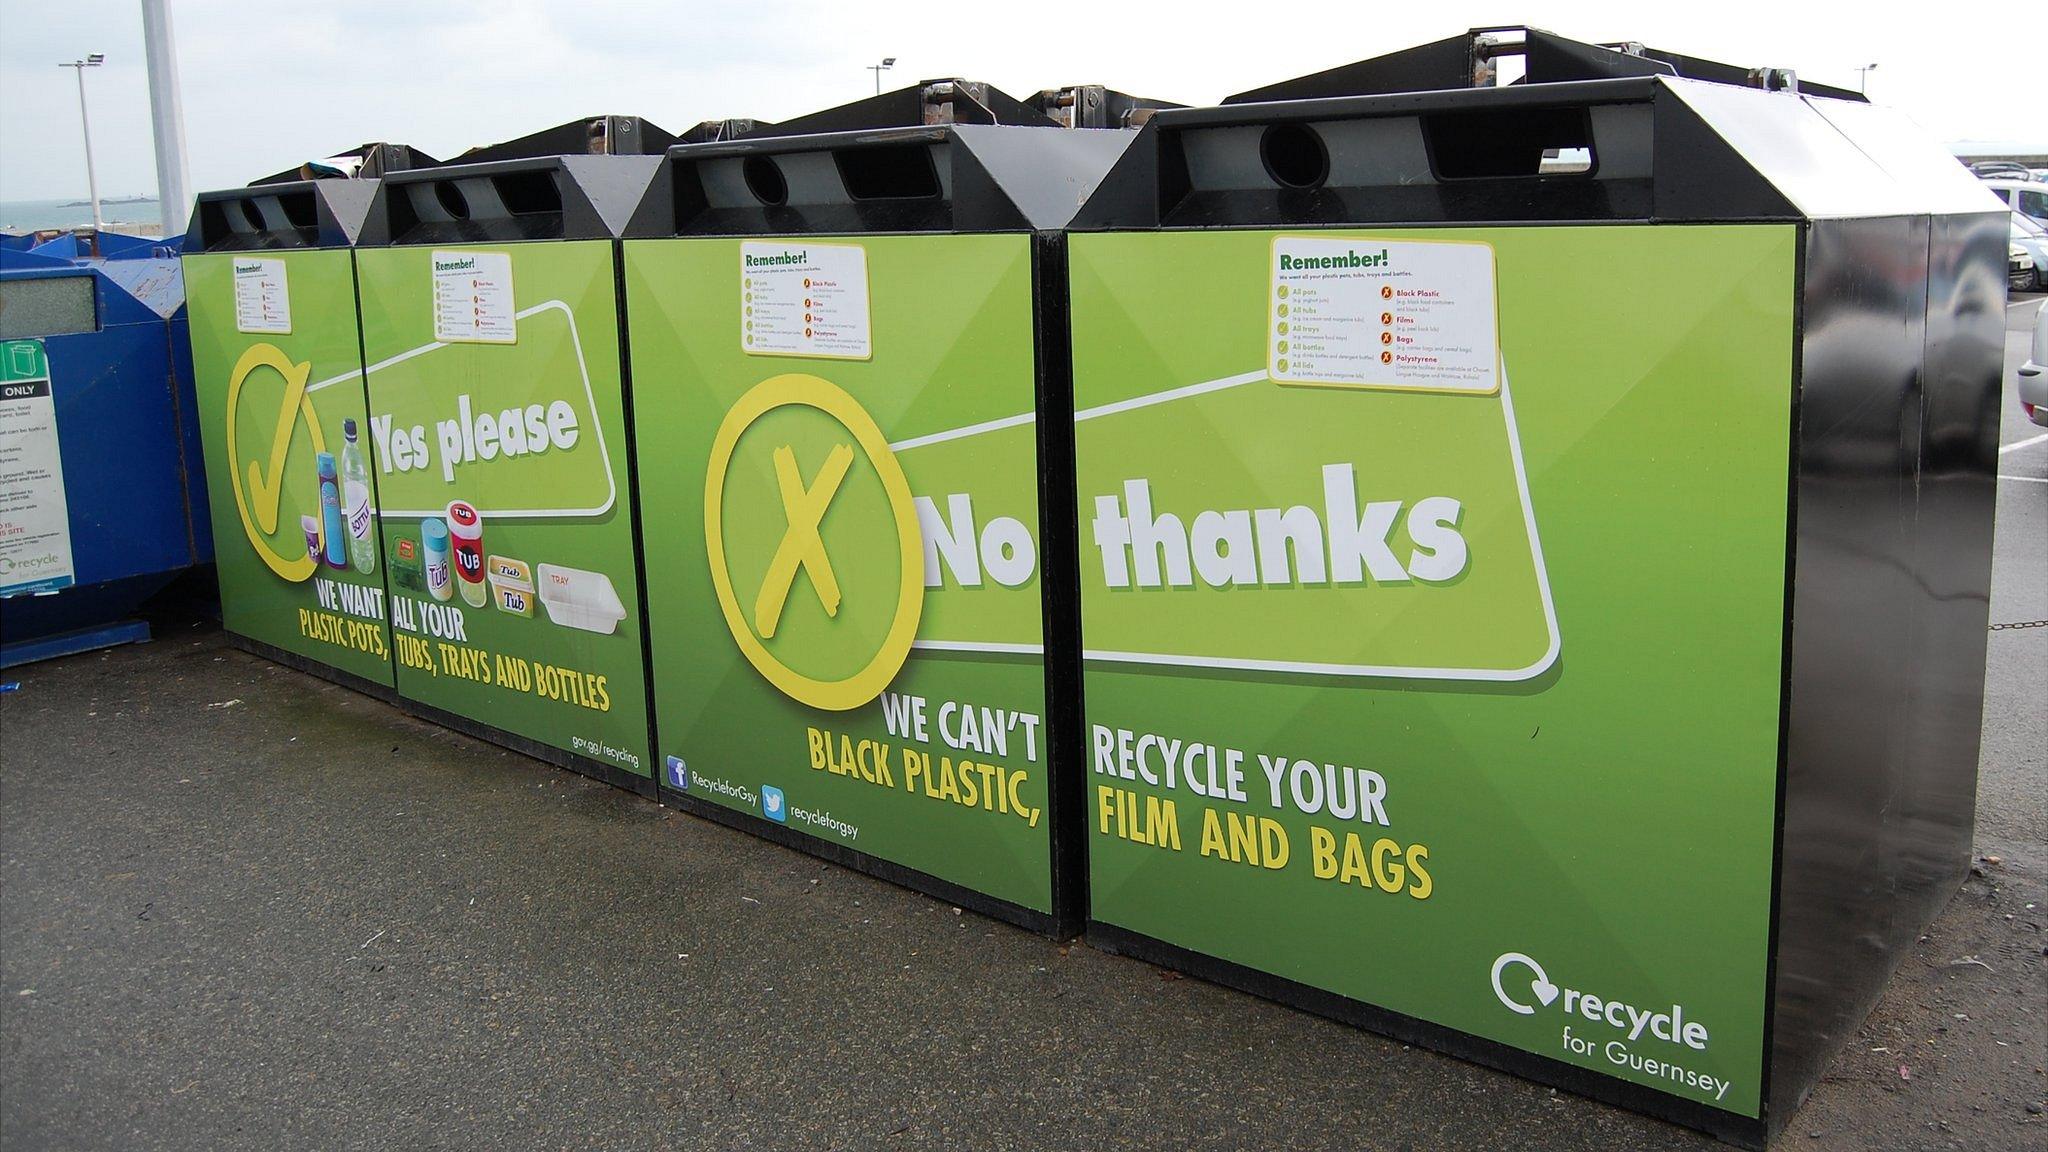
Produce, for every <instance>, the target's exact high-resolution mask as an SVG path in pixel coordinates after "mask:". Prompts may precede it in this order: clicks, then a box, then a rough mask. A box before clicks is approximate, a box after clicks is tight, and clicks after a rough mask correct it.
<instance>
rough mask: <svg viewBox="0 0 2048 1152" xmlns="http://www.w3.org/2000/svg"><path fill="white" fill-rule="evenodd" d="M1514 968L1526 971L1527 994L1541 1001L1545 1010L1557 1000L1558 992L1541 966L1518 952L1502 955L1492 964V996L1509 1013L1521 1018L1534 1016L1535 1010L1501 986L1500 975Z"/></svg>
mask: <svg viewBox="0 0 2048 1152" xmlns="http://www.w3.org/2000/svg"><path fill="white" fill-rule="evenodd" d="M1515 966H1520V967H1522V968H1526V969H1528V971H1529V976H1530V979H1529V994H1530V995H1532V996H1534V997H1535V998H1536V999H1537V1000H1539V1001H1541V1002H1542V1004H1543V1006H1544V1007H1545V1008H1548V1007H1550V1005H1551V1003H1552V1002H1554V1001H1555V1000H1556V999H1557V994H1558V991H1559V990H1558V987H1557V985H1555V984H1552V983H1551V982H1550V974H1549V973H1547V972H1545V971H1544V970H1543V965H1541V964H1538V963H1537V962H1536V961H1535V960H1533V959H1531V958H1530V957H1528V956H1525V955H1523V954H1522V953H1520V952H1505V953H1502V954H1501V956H1500V958H1499V959H1496V960H1495V961H1494V962H1493V994H1494V995H1495V996H1496V997H1498V998H1499V999H1500V1002H1501V1003H1502V1004H1505V1005H1506V1006H1507V1008H1508V1011H1510V1012H1515V1013H1518V1014H1520V1015H1523V1016H1534V1015H1535V1014H1536V1009H1535V1007H1534V1006H1533V1005H1530V1004H1527V1003H1524V1002H1523V1001H1521V1000H1519V999H1516V998H1515V996H1514V995H1511V994H1510V993H1509V992H1508V990H1507V989H1506V988H1504V987H1502V985H1501V982H1500V978H1501V976H1502V974H1504V973H1505V972H1506V971H1507V970H1508V969H1509V968H1510V967H1515Z"/></svg>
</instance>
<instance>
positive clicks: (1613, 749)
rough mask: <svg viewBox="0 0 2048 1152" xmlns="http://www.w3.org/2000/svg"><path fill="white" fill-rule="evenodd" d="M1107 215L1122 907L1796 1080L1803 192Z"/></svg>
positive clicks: (1101, 603) (1091, 296)
mask: <svg viewBox="0 0 2048 1152" xmlns="http://www.w3.org/2000/svg"><path fill="white" fill-rule="evenodd" d="M1070 244H1071V252H1072V272H1071V280H1072V292H1073V317H1074V320H1073V342H1074V375H1075V388H1074V391H1075V408H1076V413H1077V417H1076V418H1077V424H1076V429H1075V432H1076V458H1077V473H1078V475H1077V481H1078V489H1077V493H1076V495H1077V500H1078V508H1079V515H1080V544H1079V551H1080V566H1081V599H1082V633H1083V635H1082V642H1083V648H1084V651H1085V654H1086V662H1085V672H1084V678H1083V679H1084V689H1085V709H1086V721H1087V729H1088V743H1089V749H1090V767H1089V784H1088V833H1089V837H1090V840H1089V848H1088V859H1089V874H1090V901H1091V911H1090V916H1091V919H1092V920H1093V921H1095V922H1097V923H1101V924H1105V925H1110V926H1114V927H1116V928H1118V929H1122V930H1125V931H1128V932H1131V933H1136V934H1138V935H1140V936H1143V937H1149V938H1152V939H1155V940H1159V941H1164V942H1166V943H1168V944H1171V945H1176V946H1178V947H1181V948H1185V949H1189V950H1191V951H1193V952H1197V953H1202V954H1206V955H1208V956H1213V957H1217V958H1220V959H1222V960H1226V961H1229V962H1232V963H1235V964H1238V965H1243V966H1245V967H1247V968H1250V969H1254V970H1257V971H1259V972H1264V973H1269V974H1272V975H1274V976H1277V977H1281V978H1283V979H1286V980H1290V981H1295V982H1298V983H1299V984H1303V985H1308V986H1310V987H1313V988H1316V989H1322V990H1326V991H1329V992H1333V993H1337V994H1340V995H1342V996H1345V997H1350V998H1352V999H1355V1000H1358V1001H1363V1002H1365V1003H1368V1004H1371V1005H1375V1006H1378V1007H1380V1008H1384V1009H1388V1010H1391V1011H1393V1012H1397V1013H1401V1014H1403V1015H1406V1016H1409V1017H1413V1018H1416V1019H1419V1020H1423V1021H1428V1022H1431V1023H1435V1024H1440V1025H1444V1026H1447V1027H1450V1028H1453V1029H1457V1030H1459V1031H1461V1032H1465V1033H1470V1034H1473V1035H1477V1036H1481V1037H1486V1038H1488V1039H1491V1040H1495V1041H1498V1042H1501V1043H1503V1044H1507V1045H1510V1046H1513V1047H1516V1048H1520V1049H1524V1050H1526V1051H1528V1052H1531V1053H1535V1054H1538V1055H1541V1056H1545V1057H1549V1058H1552V1059H1555V1060H1559V1061H1563V1062H1566V1063H1569V1064H1574V1065H1578V1066H1581V1067H1584V1068H1587V1069H1590V1070H1593V1071H1595V1072H1598V1073H1602V1074H1605V1075H1609V1076H1617V1077H1621V1078H1624V1079H1627V1080H1631V1081H1635V1082H1637V1083H1640V1084H1644V1085H1648V1086H1649V1087H1651V1088H1654V1089H1658V1090H1661V1091H1664V1092H1668V1093H1671V1094H1673V1095H1676V1096H1680V1097H1683V1098H1685V1099H1687V1100H1691V1101H1695V1102H1698V1103H1701V1104H1705V1105H1708V1106H1711V1107H1715V1108H1720V1109H1724V1110H1726V1111H1729V1112H1733V1113H1736V1114H1739V1115H1741V1116H1745V1117H1755V1116H1757V1115H1758V1110H1759V1100H1760V1098H1761V1097H1760V1078H1761V1076H1762V1074H1763V1068H1762V1066H1761V1065H1762V1056H1763V1052H1764V1049H1765V1044H1764V1016H1765V1004H1766V998H1767V995H1768V991H1769V989H1768V985H1767V969H1768V956H1769V952H1768V949H1769V943H1770V939H1769V938H1770V915H1771V906H1772V875H1773V873H1772V869H1773V852H1774V844H1775V837H1776V828H1775V816H1774V813H1775V812H1776V810H1777V796H1776V790H1777V781H1778V762H1779V717H1780V705H1781V699H1780V689H1781V678H1782V676H1783V674H1784V643H1785V638H1784V631H1783V624H1784V620H1785V611H1786V604H1785V593H1786V578H1787V572H1786V546H1787V541H1786V507H1787V499H1788V492H1787V483H1788V481H1787V459H1788V451H1789V444H1790V435H1791V430H1790V426H1789V419H1790V413H1791V404H1792V401H1791V396H1792V392H1791V384H1792V380H1793V378H1794V377H1793V369H1794V366H1793V363H1792V356H1793V349H1794V343H1795V342H1794V306H1795V272H1796V262H1797V244H1798V234H1797V230H1796V229H1795V228H1794V227H1793V226H1790V225H1782V226H1781V225H1751V226H1683V227H1656V226H1616V227H1519V228H1494V227H1479V228H1456V229H1429V230H1401V229H1381V230H1369V231H1352V230H1345V231H1335V230H1330V231H1325V230H1317V229H1292V230H1285V231H1254V230H1247V231H1230V232H1195V233H1191V232H1167V233H1139V234H1132V233H1124V234H1115V233H1112V234H1083V235H1076V236H1074V237H1072V238H1071V241H1070ZM1304 254H1306V255H1304ZM1282 255H1287V256H1288V258H1289V259H1288V263H1287V264H1283V262H1282V261H1281V259H1280V257H1281V256H1282ZM1282 288H1286V289H1287V291H1286V292H1285V293H1283V292H1282ZM1382 292H1384V293H1385V295H1384V297H1381V293H1382ZM1361 293H1369V294H1370V295H1368V296H1362V295H1361ZM1376 298H1383V299H1384V300H1385V304H1384V310H1382V307H1381V306H1380V305H1378V304H1375V303H1372V300H1374V299H1376ZM1282 304H1286V305H1287V306H1288V307H1287V310H1286V311H1285V312H1284V313H1283V312H1282V311H1281V305H1282ZM1283 324H1284V325H1285V330H1284V331H1283V330H1282V325H1283ZM1383 357H1384V359H1382V358H1383ZM1401 358H1405V359H1401ZM1283 361H1284V362H1285V363H1284V364H1283ZM1489 369H1490V370H1491V371H1489ZM1278 379H1285V380H1286V382H1285V383H1278V382H1276V380H1278ZM1134 504H1136V505H1137V506H1136V507H1135V508H1134V507H1133V505H1134ZM1347 521H1348V523H1347ZM1147 550H1149V555H1145V556H1142V557H1141V555H1140V554H1141V552H1146V551H1147Z"/></svg>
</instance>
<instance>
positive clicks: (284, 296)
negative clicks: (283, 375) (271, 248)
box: [235, 256, 292, 336]
mask: <svg viewBox="0 0 2048 1152" xmlns="http://www.w3.org/2000/svg"><path fill="white" fill-rule="evenodd" d="M235 331H237V332H267V333H271V334H274V335H278V336H289V335H291V331H292V293H291V286H290V285H289V284H287V283H286V282H285V278H284V261H282V260H251V259H247V258H244V257H241V256H237V257H235Z"/></svg>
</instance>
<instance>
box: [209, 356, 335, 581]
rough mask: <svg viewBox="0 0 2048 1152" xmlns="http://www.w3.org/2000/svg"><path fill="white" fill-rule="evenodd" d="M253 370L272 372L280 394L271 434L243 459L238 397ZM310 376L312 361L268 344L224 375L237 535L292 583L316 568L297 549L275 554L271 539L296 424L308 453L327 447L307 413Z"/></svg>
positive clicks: (302, 549)
mask: <svg viewBox="0 0 2048 1152" xmlns="http://www.w3.org/2000/svg"><path fill="white" fill-rule="evenodd" d="M258 370H268V371H270V372H274V373H276V374H277V375H278V376H279V377H281V378H282V379H283V380H284V390H283V392H282V393H281V394H280V396H279V400H278V407H277V417H276V420H275V421H274V423H273V424H272V428H273V429H274V430H273V431H272V433H271V435H270V437H269V439H268V440H267V441H266V442H262V443H259V444H257V445H255V448H256V455H255V456H253V457H251V458H250V459H248V460H244V459H243V458H242V450H241V443H240V434H239V432H238V426H239V424H240V423H241V421H240V415H241V405H242V398H243V397H244V395H246V394H247V391H246V385H247V384H248V382H249V378H250V377H251V376H254V375H256V374H257V372H258ZM312 371H313V362H312V361H310V360H308V361H306V362H304V363H300V364H294V363H292V359H291V357H289V356H287V355H285V354H284V352H283V350H282V349H280V348H278V347H277V346H276V345H274V344H253V345H250V347H249V348H248V350H246V351H244V352H243V353H242V358H241V359H240V360H237V361H236V362H235V368H234V371H233V372H232V373H230V374H229V376H228V398H227V440H228V462H229V463H228V470H229V472H230V473H231V475H230V477H229V483H228V487H229V488H230V489H232V490H233V492H234V494H235V511H236V513H237V514H239V515H240V517H241V520H242V531H243V532H244V533H246V534H247V535H248V537H249V544H250V546H251V547H253V548H255V549H256V555H257V556H259V557H261V558H262V560H263V563H264V564H266V565H268V566H269V568H270V570H271V571H272V572H275V573H277V574H278V575H279V576H281V577H283V578H284V579H286V580H290V581H293V582H294V583H296V582H298V581H302V580H305V579H307V578H308V577H310V576H312V575H313V570H314V568H315V567H316V565H315V564H314V562H313V557H312V556H311V555H309V554H308V553H307V551H306V549H305V547H304V545H303V544H300V546H299V547H297V548H295V549H291V550H289V551H287V552H283V553H280V552H279V551H278V550H277V548H276V545H275V543H274V538H275V536H276V533H277V520H278V506H279V503H280V502H281V501H282V499H283V497H284V487H285V474H286V464H287V461H288V457H290V455H291V446H292V437H293V436H294V434H295V433H296V432H297V429H298V426H299V422H300V420H302V419H303V420H304V421H305V424H306V433H307V436H308V438H310V439H311V440H312V443H313V451H314V452H325V451H327V444H326V442H325V440H324V438H323V437H322V436H321V435H320V421H319V419H318V418H317V417H316V416H315V415H314V414H313V401H312V398H311V397H309V396H307V395H306V391H307V389H306V378H307V377H308V376H310V375H311V374H312ZM266 414H267V413H266ZM245 465H246V467H245ZM294 540H295V541H296V537H294Z"/></svg>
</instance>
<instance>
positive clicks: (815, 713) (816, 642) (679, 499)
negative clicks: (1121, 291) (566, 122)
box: [625, 234, 1052, 913]
mask: <svg viewBox="0 0 2048 1152" xmlns="http://www.w3.org/2000/svg"><path fill="white" fill-rule="evenodd" d="M750 254H751V255H754V256H755V257H756V258H757V259H761V258H766V259H770V260H773V259H775V258H777V257H780V256H783V255H785V254H786V255H787V257H788V259H789V260H790V261H792V262H793V263H789V264H782V263H768V264H762V265H760V266H759V267H760V269H761V270H760V271H758V272H752V273H750V272H749V271H748V269H747V268H746V267H745V266H744V265H743V260H744V259H745V258H746V257H747V256H748V255H750ZM812 265H816V266H817V267H816V269H815V275H816V277H817V278H818V279H819V280H820V281H821V282H822V281H825V280H831V281H833V283H832V284H830V285H828V287H830V288H831V289H832V290H833V292H834V293H835V295H833V296H829V297H828V296H825V295H824V294H823V293H820V294H819V297H818V298H817V299H816V300H813V299H811V298H809V297H807V295H806V287H805V286H806V285H808V284H810V283H811V281H810V280H804V281H803V283H802V284H797V283H795V282H794V281H793V280H791V277H796V278H798V279H801V278H802V277H804V276H805V275H806V273H805V272H804V271H803V269H804V268H806V267H810V266H812ZM863 266H864V269H865V272H864V277H865V284H864V287H865V295H866V302H867V310H866V313H865V315H855V313H857V312H858V311H859V309H858V306H857V305H856V304H854V303H853V302H852V301H853V298H854V296H855V295H857V293H855V292H854V291H853V284H852V281H853V280H854V279H855V278H856V277H858V276H860V275H861V274H860V273H859V272H857V271H854V270H856V269H859V268H862V267H863ZM625 267H626V296H627V312H628V315H629V316H630V317H631V327H632V336H631V339H632V353H633V371H634V376H635V380H636V388H635V426H636V433H637V436H638V441H639V461H640V484H641V491H642V493H643V502H642V507H643V509H644V515H645V518H646V525H645V530H646V542H645V547H646V562H647V608H648V619H649V627H650V628H652V629H653V630H654V633H655V635H656V636H657V637H658V638H659V639H658V642H657V643H656V644H655V645H654V651H653V664H654V684H655V700H656V709H657V721H658V723H657V731H658V732H659V733H660V739H661V742H662V748H661V752H662V754H663V757H664V764H665V769H664V772H663V781H664V783H665V784H667V785H668V786H670V787H680V788H681V789H682V790H683V791H685V792H686V793H687V794H688V795H690V796H693V797H697V798H699V799H701V800H704V801H709V802H711V803H715V804H719V805H723V806H725V807H728V808H732V809H735V810H737V811H739V812H743V813H746V814H748V815H752V816H756V817H761V818H764V819H768V820H771V821H775V822H777V823H781V824H784V825H786V826H787V827H788V828H789V829H791V830H795V831H799V832H802V833H805V834H806V835H809V836H812V837H816V838H818V839H819V840H821V841H824V842H826V843H827V844H830V845H835V846H840V847H844V848H847V849H852V850H855V851H858V852H863V853H866V854H868V855H870V856H873V857H876V858H879V859H881V860H885V861H889V862H892V863H894V864H897V865H900V866H902V867H905V868H908V869H912V870H914V871H916V872H921V873H924V874H927V875H930V876H934V877H937V878H939V879H940V880H943V881H947V882H949V883H951V884H955V885H959V886H962V887H965V888H968V889H972V890H973V891H976V892H980V893H984V894H986V895H988V896H992V897H995V898H997V899H998V900H1002V901H1007V902H1010V903H1012V904H1015V905H1019V906H1022V907H1024V908H1027V909H1032V910H1035V911H1037V912H1041V913H1049V912H1051V910H1052V892H1051V883H1052V882H1051V875H1052V863H1051V836H1052V829H1051V821H1050V819H1049V812H1048V796H1047V738H1046V731H1045V725H1044V719H1043V718H1044V716H1045V711H1046V709H1045V668H1044V658H1043V655H1042V645H1043V626H1042V615H1041V613H1042V611H1043V609H1042V606H1041V600H1040V591H1041V589H1040V585H1041V581H1040V573H1039V570H1038V566H1037V550H1038V545H1037V540H1038V524H1039V519H1038V512H1039V509H1038V464H1037V445H1036V430H1035V427H1034V419H1033V415H1032V414H1033V411H1034V406H1035V404H1036V402H1037V394H1036V384H1035V380H1036V377H1035V349H1034V335H1033V333H1034V328H1035V325H1036V323H1037V321H1036V318H1035V313H1034V309H1033V300H1034V294H1033V265H1032V239H1031V237H1029V236H1027V235H1016V234H1009V235H953V236H891V237H875V236H870V237H829V236H805V237H801V238H791V239H785V240H776V239H772V238H763V239H748V240H745V241H742V240H737V239H689V238H684V239H660V240H645V241H640V240H634V241H628V242H627V244H626V262H625ZM771 277H773V278H775V282H774V283H771V282H770V278H771ZM797 301H801V302H802V303H801V304H799V303H797ZM814 303H815V304H820V305H824V306H826V307H828V308H830V309H831V310H832V311H831V312H830V314H829V323H830V325H831V327H830V328H827V322H828V321H827V317H828V313H827V312H825V311H822V310H821V311H820V312H819V313H818V314H817V316H818V318H819V324H818V329H819V332H818V335H819V339H818V340H817V341H815V342H813V341H810V340H809V339H808V338H805V339H801V340H800V339H799V338H798V337H797V336H796V335H795V331H794V327H792V326H797V327H800V326H802V325H803V324H804V323H805V321H804V320H802V319H800V318H799V317H798V315H797V313H796V312H795V311H789V309H792V308H795V309H801V308H807V307H810V306H811V305H813V304H814ZM757 318H758V320H759V321H760V324H761V327H760V329H759V332H758V335H756V334H755V333H756V329H755V328H754V327H751V326H750V325H752V324H753V322H754V321H755V320H756V319H757ZM778 325H780V326H781V327H780V328H779V329H778V328H777V326H778ZM862 327H865V328H866V330H867V331H866V336H867V339H866V340H865V342H864V344H865V346H863V341H862V340H861V339H860V336H861V332H860V331H859V330H860V329H861V328H862ZM828 336H829V337H831V339H830V340H829V341H828V340H827V339H826V337H828ZM750 341H754V342H756V343H757V344H758V345H759V346H760V347H761V349H762V350H761V351H760V352H759V353H758V354H757V352H756V350H755V347H754V346H750ZM769 347H772V348H775V349H778V351H777V352H775V353H772V354H771V353H769V352H767V351H766V350H765V349H766V348H769ZM792 353H794V354H792ZM814 353H822V354H814ZM921 524H924V525H926V526H927V528H928V529H929V530H928V531H925V530H921V529H920V525H921ZM927 536H930V537H931V538H932V540H933V543H931V544H929V545H927V544H926V543H925V542H924V541H925V539H926V537H927Z"/></svg>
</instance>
